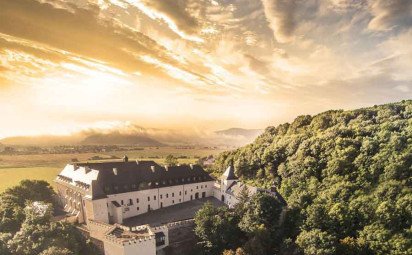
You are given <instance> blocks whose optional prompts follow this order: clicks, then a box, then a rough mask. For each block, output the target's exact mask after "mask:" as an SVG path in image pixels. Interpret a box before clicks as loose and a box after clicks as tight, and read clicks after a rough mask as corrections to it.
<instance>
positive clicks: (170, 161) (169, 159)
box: [165, 154, 179, 166]
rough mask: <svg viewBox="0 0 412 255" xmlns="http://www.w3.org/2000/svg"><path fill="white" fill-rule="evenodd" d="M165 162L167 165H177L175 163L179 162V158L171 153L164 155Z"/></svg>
mask: <svg viewBox="0 0 412 255" xmlns="http://www.w3.org/2000/svg"><path fill="white" fill-rule="evenodd" d="M165 164H166V165H168V166H177V164H179V160H178V159H177V158H176V157H175V156H173V155H172V154H169V155H167V156H166V159H165Z"/></svg>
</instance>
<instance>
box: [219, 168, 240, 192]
mask: <svg viewBox="0 0 412 255" xmlns="http://www.w3.org/2000/svg"><path fill="white" fill-rule="evenodd" d="M238 179H239V178H237V177H236V175H235V167H234V166H233V164H230V165H229V166H228V168H226V171H225V172H224V173H223V175H222V177H221V178H220V181H221V186H222V188H223V191H226V190H227V188H229V187H230V185H232V183H233V182H235V181H237V180H238Z"/></svg>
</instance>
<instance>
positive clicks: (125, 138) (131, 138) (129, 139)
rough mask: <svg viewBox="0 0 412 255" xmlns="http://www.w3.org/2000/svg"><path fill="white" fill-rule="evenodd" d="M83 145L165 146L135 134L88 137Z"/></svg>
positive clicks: (94, 135)
mask: <svg viewBox="0 0 412 255" xmlns="http://www.w3.org/2000/svg"><path fill="white" fill-rule="evenodd" d="M81 143H82V144H87V145H136V146H143V147H153V146H163V145H164V144H162V143H160V142H158V141H156V140H155V139H152V138H150V137H148V136H145V135H135V134H120V133H116V132H115V133H110V134H93V135H90V136H88V137H86V138H85V139H84V140H83V141H81Z"/></svg>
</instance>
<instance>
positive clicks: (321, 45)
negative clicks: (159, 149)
mask: <svg viewBox="0 0 412 255" xmlns="http://www.w3.org/2000/svg"><path fill="white" fill-rule="evenodd" d="M411 45H412V1H410V0H391V1H387V0H322V1H320V0H0V123H1V124H0V137H7V136H16V135H38V134H69V133H71V132H76V131H78V130H83V129H90V128H103V129H104V128H116V127H119V128H122V127H124V126H126V127H127V126H129V125H139V126H143V127H150V128H167V129H176V130H218V129H224V128H230V127H243V128H264V127H266V126H269V125H277V124H280V123H283V122H287V121H292V120H293V119H294V118H295V117H296V116H298V115H302V114H316V113H319V112H322V111H325V110H329V109H354V108H358V107H365V106H372V105H375V104H383V103H388V102H395V101H400V100H403V99H411V98H412V71H411V68H412V47H411Z"/></svg>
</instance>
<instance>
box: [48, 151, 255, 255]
mask: <svg viewBox="0 0 412 255" xmlns="http://www.w3.org/2000/svg"><path fill="white" fill-rule="evenodd" d="M55 182H56V186H57V190H58V197H59V202H60V204H61V206H62V207H64V210H65V211H66V212H68V213H70V214H71V215H73V216H74V217H75V219H76V221H77V222H78V223H81V224H82V226H83V228H84V230H85V231H87V232H88V233H89V235H90V237H91V238H93V239H94V240H96V243H97V244H98V246H99V247H100V249H101V251H102V253H104V254H105V255H140V254H142V255H143V254H145V255H150V254H153V255H154V254H157V253H159V252H161V250H162V249H163V248H165V247H167V246H168V245H169V244H170V243H171V241H170V240H169V239H171V240H172V239H173V235H172V234H171V233H172V231H173V230H174V229H176V228H179V227H184V226H193V216H194V213H195V209H193V208H195V207H193V205H194V204H195V203H197V204H199V203H200V202H198V201H201V202H203V201H210V200H211V201H214V202H218V203H221V204H222V205H223V204H225V205H227V206H229V207H233V206H234V205H235V204H236V203H237V202H238V198H237V197H238V194H239V193H240V192H241V190H242V189H244V188H246V190H247V191H248V192H249V195H253V194H254V193H256V192H258V191H259V189H257V188H255V187H251V186H248V185H245V184H243V183H241V182H239V180H238V178H237V177H236V176H235V172H234V167H233V166H229V167H228V168H227V169H226V171H225V172H224V174H223V175H222V177H221V179H220V180H218V181H215V180H214V179H213V178H212V177H211V176H210V175H209V174H208V173H207V172H206V171H205V170H204V169H203V168H202V167H201V166H199V165H178V166H160V165H159V164H157V163H155V162H154V161H129V160H128V158H127V157H126V156H125V158H124V160H123V161H121V162H101V163H76V164H68V165H66V167H65V168H64V169H63V170H62V171H61V173H60V174H59V175H58V176H57V178H56V180H55ZM197 204H196V205H197ZM168 207H169V208H170V209H166V208H168ZM172 208H180V209H179V210H186V211H188V212H189V214H187V215H186V214H184V213H182V211H177V212H174V213H175V214H176V217H175V218H168V219H164V220H165V221H166V222H157V223H156V224H155V223H151V224H148V222H145V221H144V220H145V219H148V218H147V217H149V218H150V217H151V215H152V214H154V213H156V211H157V210H158V211H159V212H162V213H163V215H166V216H168V215H167V214H168V213H170V214H172ZM186 208H188V209H186ZM159 209H162V210H159ZM173 210H176V209H173ZM186 211H185V212H186ZM184 216H186V217H189V218H183V219H182V218H181V217H184ZM139 217H140V221H142V220H143V222H140V223H139V224H138V225H133V224H134V223H133V222H136V221H135V220H136V219H137V222H139ZM142 217H143V218H142ZM144 217H146V218H144ZM153 217H154V218H159V219H160V218H161V217H157V216H153ZM179 217H180V218H179Z"/></svg>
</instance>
